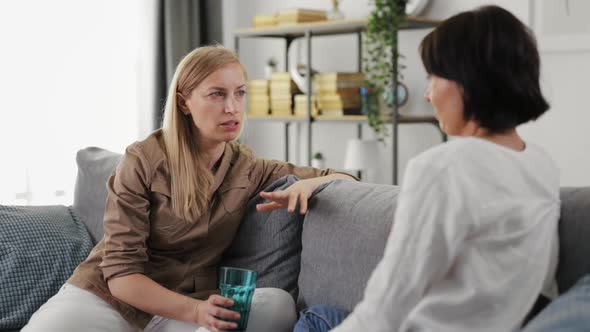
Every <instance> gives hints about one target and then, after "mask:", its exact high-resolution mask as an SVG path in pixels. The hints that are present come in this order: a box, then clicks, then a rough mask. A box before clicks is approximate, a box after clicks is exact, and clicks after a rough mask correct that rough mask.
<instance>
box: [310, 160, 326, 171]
mask: <svg viewBox="0 0 590 332" xmlns="http://www.w3.org/2000/svg"><path fill="white" fill-rule="evenodd" d="M325 166H326V165H325V163H324V159H312V160H311V167H313V168H319V169H324V168H325Z"/></svg>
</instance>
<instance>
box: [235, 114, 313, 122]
mask: <svg viewBox="0 0 590 332" xmlns="http://www.w3.org/2000/svg"><path fill="white" fill-rule="evenodd" d="M250 120H252V121H283V122H285V121H292V122H305V121H307V117H306V116H302V115H259V114H247V120H246V121H250Z"/></svg>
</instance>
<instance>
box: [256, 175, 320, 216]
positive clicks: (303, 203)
mask: <svg viewBox="0 0 590 332" xmlns="http://www.w3.org/2000/svg"><path fill="white" fill-rule="evenodd" d="M320 179H322V178H313V179H307V180H300V181H297V182H295V183H293V184H292V185H290V186H289V187H288V188H287V189H285V190H280V191H274V192H265V191H263V192H261V193H260V196H261V197H262V198H264V199H267V200H269V201H270V202H268V203H262V204H258V205H256V210H258V211H272V210H276V209H284V208H287V211H289V212H294V211H295V208H296V207H297V205H299V213H301V214H305V213H306V212H307V201H308V200H309V197H311V194H312V193H313V191H314V190H315V189H316V188H317V187H318V186H319V185H320V184H321V183H323V182H324V181H320Z"/></svg>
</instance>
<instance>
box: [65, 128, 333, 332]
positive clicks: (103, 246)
mask: <svg viewBox="0 0 590 332" xmlns="http://www.w3.org/2000/svg"><path fill="white" fill-rule="evenodd" d="M164 151H165V150H164V141H163V137H162V132H161V130H158V131H156V132H154V133H153V134H152V135H150V136H149V137H148V138H147V139H145V140H144V141H141V142H136V143H134V144H132V145H131V146H129V147H128V148H127V150H126V152H125V155H124V157H123V159H122V160H121V162H120V164H119V165H118V166H117V168H116V170H115V172H114V174H113V175H112V176H111V177H110V178H109V180H108V183H107V186H108V197H107V203H106V208H105V213H104V237H103V239H102V240H101V241H100V242H99V243H98V244H97V245H96V247H94V249H93V250H92V252H91V253H90V255H89V256H88V258H87V259H86V261H84V262H83V263H81V264H80V265H79V266H78V267H77V269H76V270H75V271H74V274H73V275H72V277H71V278H70V279H69V280H68V282H69V283H71V284H73V285H75V286H78V287H80V288H83V289H86V290H89V291H91V292H93V293H94V294H96V295H97V296H99V297H100V298H102V299H103V300H105V301H106V302H108V303H110V304H111V305H112V306H113V307H114V308H115V309H116V310H117V311H118V312H119V313H121V315H122V316H123V317H124V318H125V319H126V320H128V321H129V322H131V323H132V324H134V325H136V326H138V327H140V328H143V327H145V326H146V325H147V324H148V323H149V321H150V320H151V318H152V315H150V314H148V313H146V312H143V311H141V310H139V309H137V308H135V307H133V306H131V305H128V304H126V303H124V302H122V301H120V300H118V299H116V298H115V297H113V296H112V295H111V293H110V291H109V288H108V285H107V280H108V279H109V278H114V277H121V276H125V275H129V274H134V273H141V274H144V275H146V276H147V277H149V278H151V279H153V280H154V281H156V282H157V283H158V284H160V285H162V286H164V287H166V288H168V289H170V290H173V291H176V292H178V293H181V294H185V295H188V296H191V297H193V298H197V299H202V300H205V299H207V298H208V297H209V295H211V294H213V293H215V292H216V291H217V269H218V263H219V261H220V260H221V256H222V254H223V252H224V251H225V250H226V249H227V248H228V247H229V245H230V244H231V242H232V240H233V238H234V235H235V234H236V231H237V229H238V226H239V224H240V220H241V219H242V216H243V215H244V213H245V209H246V205H247V202H248V201H249V200H250V199H251V198H253V197H254V196H255V195H257V194H258V193H259V192H260V191H262V190H263V189H264V188H266V187H267V186H268V185H270V184H271V183H272V182H273V181H275V180H277V179H278V178H280V177H282V176H285V175H287V174H294V175H296V176H298V177H299V178H310V177H318V176H323V175H327V174H329V173H332V171H331V170H323V171H320V170H317V169H314V168H311V167H297V166H294V165H292V164H289V163H286V162H281V161H275V160H265V159H260V158H256V157H255V156H254V155H253V154H252V152H251V151H250V150H249V149H248V148H247V147H246V146H244V145H241V144H239V143H237V142H229V143H227V144H226V146H225V151H224V153H223V156H222V158H221V162H220V164H219V167H218V169H217V171H216V172H215V174H214V184H213V186H212V188H211V191H210V193H209V194H210V196H209V198H210V199H209V202H210V208H209V210H208V211H205V212H204V213H203V214H202V215H201V216H200V217H198V220H197V221H196V222H194V223H187V222H185V221H183V220H181V219H179V218H178V217H177V216H175V215H174V214H173V212H172V209H171V194H170V192H171V190H170V187H171V186H170V184H171V182H170V172H169V169H168V163H167V159H166V158H167V157H166V154H165V152H164Z"/></svg>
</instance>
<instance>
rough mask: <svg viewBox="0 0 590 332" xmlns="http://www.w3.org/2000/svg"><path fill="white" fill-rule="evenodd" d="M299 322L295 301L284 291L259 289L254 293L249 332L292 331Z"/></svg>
mask: <svg viewBox="0 0 590 332" xmlns="http://www.w3.org/2000/svg"><path fill="white" fill-rule="evenodd" d="M296 320H297V312H296V310H295V301H294V300H293V297H291V295H290V294H289V293H287V292H285V291H284V290H282V289H278V288H259V289H256V291H255V292H254V298H253V299H252V307H251V309H250V318H249V320H248V331H259V332H264V331H273V332H274V331H276V332H281V331H289V332H290V331H292V329H293V325H295V321H296Z"/></svg>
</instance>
